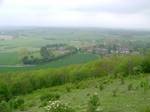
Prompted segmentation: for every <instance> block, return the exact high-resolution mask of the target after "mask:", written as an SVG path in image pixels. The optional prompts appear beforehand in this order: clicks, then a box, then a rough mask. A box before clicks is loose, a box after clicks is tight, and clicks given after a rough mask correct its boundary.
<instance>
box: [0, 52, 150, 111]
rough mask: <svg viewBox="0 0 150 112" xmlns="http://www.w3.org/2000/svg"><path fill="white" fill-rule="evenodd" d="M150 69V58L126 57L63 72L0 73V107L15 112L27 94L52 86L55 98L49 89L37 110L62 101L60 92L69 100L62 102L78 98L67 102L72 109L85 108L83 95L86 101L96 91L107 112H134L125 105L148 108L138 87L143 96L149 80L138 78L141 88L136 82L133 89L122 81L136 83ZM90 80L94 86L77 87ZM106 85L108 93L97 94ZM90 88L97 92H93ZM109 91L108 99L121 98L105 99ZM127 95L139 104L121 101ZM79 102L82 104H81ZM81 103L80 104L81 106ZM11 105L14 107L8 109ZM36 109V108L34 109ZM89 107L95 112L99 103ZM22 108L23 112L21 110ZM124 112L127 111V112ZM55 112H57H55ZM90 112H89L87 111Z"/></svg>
mask: <svg viewBox="0 0 150 112" xmlns="http://www.w3.org/2000/svg"><path fill="white" fill-rule="evenodd" d="M149 68H150V58H149V55H128V56H110V57H105V58H102V59H100V60H96V61H93V62H89V63H87V64H80V65H72V66H68V67H63V68H59V69H41V70H32V71H26V72H14V73H2V74H0V101H1V105H5V106H8V108H9V107H11V108H13V109H17V108H19V107H20V106H21V105H24V100H23V99H24V95H25V96H26V95H27V94H31V95H32V94H33V92H34V91H35V90H39V89H42V88H49V87H52V88H53V87H54V86H58V88H57V87H56V88H55V87H54V88H55V89H54V90H52V91H54V92H55V91H58V94H53V92H52V91H51V89H52V88H50V95H49V93H48V94H47V93H46V95H44V96H42V97H41V98H40V99H41V101H43V102H44V103H43V104H42V105H41V106H40V107H42V106H45V105H47V102H48V100H59V98H60V97H61V96H60V94H59V92H64V93H62V94H64V95H63V97H65V96H66V95H69V97H68V96H66V97H65V98H66V100H65V101H68V100H70V99H68V98H73V97H74V96H78V95H79V98H77V101H75V102H74V100H75V99H76V98H74V100H71V101H72V102H69V103H72V104H74V103H75V105H74V106H76V104H81V105H84V103H86V102H84V101H86V100H83V98H84V97H83V95H82V94H83V93H87V96H86V97H89V95H90V93H93V91H95V92H97V93H98V95H101V93H102V99H101V100H102V102H103V103H104V104H103V105H105V106H106V107H105V108H106V109H105V110H106V111H111V110H110V109H111V108H112V107H113V106H114V108H113V109H115V110H114V111H115V112H117V111H118V112H119V111H120V110H121V109H123V110H124V112H129V111H131V112H133V111H132V109H134V107H132V104H131V105H129V107H128V105H127V104H128V103H127V102H130V103H134V102H135V105H136V104H138V103H137V102H145V101H146V102H147V104H149V103H148V102H149V100H142V98H145V97H146V98H147V97H148V96H146V94H142V93H140V92H142V91H141V89H139V86H140V87H141V88H142V89H143V90H144V92H145V91H147V90H148V91H149V89H148V88H149V78H147V76H145V75H144V76H143V75H142V76H141V77H144V79H143V80H141V79H138V80H139V81H140V85H138V84H139V81H138V83H135V85H134V84H132V82H133V81H129V82H130V83H126V81H124V77H129V76H132V77H135V79H132V80H136V78H139V77H140V74H143V73H150V69H149ZM103 77H107V79H106V80H105V79H103ZM109 77H110V78H109ZM89 78H96V79H94V80H93V81H96V82H95V83H94V82H93V83H90V82H86V81H85V84H83V85H82V84H81V87H80V85H78V82H80V81H83V83H84V80H87V79H89ZM97 78H100V79H97ZM118 78H119V79H118ZM145 78H146V79H145ZM118 80H120V84H119V85H118V83H119V81H118ZM113 82H114V83H113ZM127 82H128V81H127ZM67 83H71V84H68V85H67ZM97 83H98V84H97ZM108 83H109V84H110V83H112V84H111V85H110V87H109V89H108V88H107V89H106V90H107V91H106V92H104V93H103V92H100V91H97V90H103V89H104V88H105V85H107V84H108ZM64 84H66V85H67V86H66V85H65V86H62V87H60V90H59V85H64ZM72 84H73V87H70V86H71V85H72ZM79 84H80V83H79ZM93 84H94V85H93ZM124 84H125V85H126V86H125V87H124V86H122V85H124ZM84 85H85V86H86V87H85V88H87V90H86V89H85V88H84ZM76 86H77V87H76ZM82 86H83V90H80V89H79V88H82ZM64 87H65V91H67V94H66V95H65V91H64V90H61V88H62V89H63V88H64ZM93 87H94V88H96V89H94V88H93ZM126 87H127V89H128V91H132V90H134V91H132V92H129V93H128V92H126ZM73 88H76V89H75V90H73V92H72V89H73ZM57 89H58V90H57ZM78 89H79V90H78ZM136 90H137V91H136ZM39 91H40V90H39ZM46 91H47V90H45V92H46ZM86 91H87V92H86ZM90 91H91V92H90ZM108 91H109V92H108ZM110 91H111V94H112V95H111V96H114V97H116V96H118V94H119V96H120V94H121V97H119V98H116V99H114V98H113V99H112V98H110V96H109V97H108V96H107V95H110ZM51 92H52V93H51ZM80 92H81V93H80ZM88 92H90V93H89V94H88ZM40 94H43V92H40ZM22 95H23V99H16V98H18V97H19V96H22ZM129 95H131V96H132V98H131V99H133V98H136V97H133V95H138V97H140V99H138V100H137V99H133V101H129V100H131V99H129V98H128V99H124V98H126V97H128V96H129ZM141 95H142V96H141ZM27 96H28V95H27ZM33 96H34V97H35V101H37V103H35V104H37V105H39V103H38V100H37V99H36V95H33ZM34 97H33V98H34ZM63 97H62V98H63ZM80 97H81V99H80ZM82 97H83V98H82ZM105 97H106V98H107V97H108V99H103V98H105ZM138 97H137V98H138ZM37 98H38V97H37ZM67 99H68V100H67ZM86 99H88V98H86ZM96 99H97V98H96ZM29 100H30V98H29ZM31 100H34V99H32V97H31ZM81 100H83V102H82V101H81ZM101 100H100V101H101ZM103 100H104V101H103ZM105 100H106V101H105ZM111 100H112V101H111ZM63 101H64V100H63ZM25 102H27V105H28V104H29V102H28V101H25ZM80 102H82V103H83V104H82V103H80ZM92 102H93V101H92ZM105 102H106V103H105ZM111 102H112V103H111ZM114 102H116V106H115V103H114ZM117 102H123V103H125V104H124V105H127V107H126V108H128V109H126V108H125V107H124V106H123V107H122V106H121V105H120V107H118V106H119V104H121V103H119V104H118V103H117ZM11 103H12V105H13V106H12V105H11ZM108 103H110V104H108ZM143 104H145V103H143ZM14 105H15V106H14ZM37 105H35V107H36V106H37ZM60 105H61V103H60ZM62 105H64V104H62ZM89 105H90V108H97V106H99V103H98V102H97V103H96V104H95V103H94V104H89ZM117 105H118V106H117ZM32 106H33V107H34V105H31V107H32ZM107 106H108V107H107ZM109 106H112V107H109ZM130 106H131V107H130ZM2 107H3V106H2ZM81 107H82V106H81ZM5 108H6V107H5ZM22 108H24V106H23V107H22ZM75 108H76V109H75V110H80V109H77V107H75ZM6 109H7V108H6ZM42 109H43V108H42ZM107 109H108V110H107ZM135 109H138V107H137V108H135ZM81 110H82V109H81ZM100 110H101V109H100ZM102 110H103V109H102ZM127 110H129V111H127ZM7 111H8V110H7ZM7 111H4V112H7ZM8 112H9V111H8ZM52 112H53V111H52ZM54 112H56V111H54ZM60 112H61V111H60ZM62 112H66V111H62ZM67 112H69V111H67ZM70 112H71V111H70ZM89 112H92V111H89ZM93 112H96V111H93Z"/></svg>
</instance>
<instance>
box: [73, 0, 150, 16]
mask: <svg viewBox="0 0 150 112" xmlns="http://www.w3.org/2000/svg"><path fill="white" fill-rule="evenodd" d="M72 10H77V11H82V12H108V13H124V14H126V13H127V14H130V13H139V12H140V13H141V12H143V11H146V10H150V0H121V1H118V2H114V3H112V4H101V3H99V4H95V5H89V6H83V7H78V8H74V9H72Z"/></svg>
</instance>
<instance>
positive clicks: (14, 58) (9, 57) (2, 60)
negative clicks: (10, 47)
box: [0, 52, 20, 65]
mask: <svg viewBox="0 0 150 112" xmlns="http://www.w3.org/2000/svg"><path fill="white" fill-rule="evenodd" d="M19 63H20V61H19V55H18V53H16V52H9V53H0V65H15V64H19Z"/></svg>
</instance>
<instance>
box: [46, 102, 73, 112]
mask: <svg viewBox="0 0 150 112" xmlns="http://www.w3.org/2000/svg"><path fill="white" fill-rule="evenodd" d="M45 111H46V112H74V110H73V109H72V108H71V107H69V106H68V105H66V104H64V103H62V102H61V101H49V103H48V105H47V106H46V107H45Z"/></svg>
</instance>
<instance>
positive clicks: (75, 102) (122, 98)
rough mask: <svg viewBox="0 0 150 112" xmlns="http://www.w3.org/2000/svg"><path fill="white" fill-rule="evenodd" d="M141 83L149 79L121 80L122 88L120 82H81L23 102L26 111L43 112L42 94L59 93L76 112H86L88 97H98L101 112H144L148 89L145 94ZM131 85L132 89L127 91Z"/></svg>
mask: <svg viewBox="0 0 150 112" xmlns="http://www.w3.org/2000/svg"><path fill="white" fill-rule="evenodd" d="M143 80H148V81H150V77H149V76H148V75H141V76H136V77H135V76H132V77H127V78H124V84H121V80H120V78H115V79H113V78H110V77H102V78H97V79H89V80H84V81H82V82H80V83H78V84H70V83H69V84H66V85H63V86H56V87H52V88H46V89H41V90H38V91H35V92H33V93H32V94H28V95H26V96H22V98H24V99H25V110H26V111H30V112H44V108H43V107H40V105H41V103H42V102H41V101H40V97H41V96H42V95H43V94H45V93H59V94H60V95H61V98H60V100H61V101H63V102H64V103H69V104H70V105H71V106H72V107H73V108H74V109H76V112H85V111H84V110H86V108H87V102H88V100H89V97H90V96H89V95H93V94H94V93H98V96H99V98H100V103H101V107H102V109H103V111H102V112H145V111H144V109H145V108H146V107H149V106H150V99H149V98H150V88H148V89H147V90H146V91H144V88H143V87H141V86H140V83H141V82H142V81H143ZM104 82H105V83H104ZM101 84H103V86H104V89H103V90H100V88H99V86H100V85H101ZM130 84H132V86H133V88H132V89H131V90H128V86H129V85H130ZM66 87H70V88H71V91H69V92H67V89H66ZM114 90H116V96H113V91H114Z"/></svg>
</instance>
